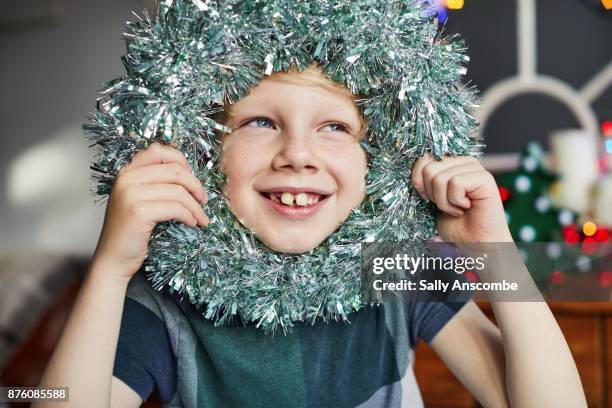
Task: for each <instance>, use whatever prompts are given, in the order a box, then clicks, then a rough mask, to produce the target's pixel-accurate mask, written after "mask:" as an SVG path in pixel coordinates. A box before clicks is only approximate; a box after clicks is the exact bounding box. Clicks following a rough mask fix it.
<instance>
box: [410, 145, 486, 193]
mask: <svg viewBox="0 0 612 408" xmlns="http://www.w3.org/2000/svg"><path fill="white" fill-rule="evenodd" d="M468 163H472V164H476V165H480V164H479V162H478V160H477V159H475V158H473V157H469V156H454V157H448V156H447V157H444V158H443V159H442V160H437V161H430V162H429V163H427V164H425V166H424V167H423V169H422V171H421V173H422V175H423V185H424V188H425V191H426V192H427V195H428V196H429V199H431V200H432V201H434V202H436V203H437V201H436V197H435V196H434V193H433V184H432V181H433V178H434V177H435V176H436V175H437V174H438V173H440V172H442V171H444V170H446V169H447V168H450V167H453V166H459V165H463V164H468Z"/></svg>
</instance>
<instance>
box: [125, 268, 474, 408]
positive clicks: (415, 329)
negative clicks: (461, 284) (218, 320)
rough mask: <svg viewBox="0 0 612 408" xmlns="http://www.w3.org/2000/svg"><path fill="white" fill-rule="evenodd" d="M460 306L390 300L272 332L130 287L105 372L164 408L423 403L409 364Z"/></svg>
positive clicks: (136, 283)
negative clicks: (225, 322)
mask: <svg viewBox="0 0 612 408" xmlns="http://www.w3.org/2000/svg"><path fill="white" fill-rule="evenodd" d="M464 304H465V302H417V301H413V302H396V303H383V304H381V305H372V306H367V307H364V308H363V309H361V310H359V311H357V312H353V313H351V314H350V315H349V316H348V322H346V321H339V322H336V321H332V322H323V321H320V320H317V321H316V322H315V323H314V324H311V323H303V324H298V325H296V326H294V327H293V328H292V331H291V333H289V334H287V335H284V334H283V333H282V332H279V333H276V334H275V335H273V336H272V335H270V334H266V333H264V331H263V330H262V329H259V328H256V327H254V326H253V325H252V324H251V325H247V326H244V325H243V324H236V325H234V326H230V327H214V324H213V322H212V321H210V320H208V319H205V318H204V317H203V316H202V315H201V313H200V312H199V311H198V310H197V309H196V308H195V307H194V306H192V305H191V304H190V303H189V301H188V300H186V299H185V300H181V299H180V298H179V297H178V295H172V294H169V293H168V292H166V291H165V290H162V291H156V290H154V289H153V288H152V287H151V285H150V284H149V283H148V282H147V280H146V277H145V275H144V272H142V271H141V272H138V273H137V274H135V275H134V277H133V278H132V279H131V281H130V284H129V286H128V291H127V295H126V300H125V305H124V309H123V317H122V321H121V331H120V334H119V341H118V345H117V354H116V358H115V365H114V370H113V375H114V376H115V377H117V378H119V379H121V380H122V381H123V382H125V383H126V384H127V385H128V386H130V387H131V388H132V389H133V390H134V391H136V392H137V393H138V394H139V395H140V397H141V398H142V399H143V400H146V399H148V397H149V396H150V394H151V393H152V392H153V390H154V389H157V390H158V392H159V396H160V399H161V401H162V405H163V406H164V407H223V408H230V407H241V408H242V407H266V408H268V407H334V408H341V407H363V408H365V407H422V406H423V402H422V399H421V395H420V392H419V389H418V386H417V384H416V380H415V377H414V372H413V369H412V364H413V356H414V351H413V349H414V347H415V346H416V344H417V342H418V339H419V338H422V339H423V340H425V341H426V342H428V343H429V342H431V340H432V339H433V338H434V336H435V335H436V334H437V333H438V331H439V330H440V329H441V328H442V327H443V326H444V325H445V324H446V323H447V322H448V321H449V320H450V319H451V318H452V317H453V316H454V315H455V313H457V311H458V310H459V309H460V308H461V307H462V306H463V305H464Z"/></svg>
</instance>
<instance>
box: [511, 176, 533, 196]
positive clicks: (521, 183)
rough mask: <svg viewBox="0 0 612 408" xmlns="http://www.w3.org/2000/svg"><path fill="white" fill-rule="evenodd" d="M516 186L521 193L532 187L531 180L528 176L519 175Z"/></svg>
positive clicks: (515, 182)
mask: <svg viewBox="0 0 612 408" xmlns="http://www.w3.org/2000/svg"><path fill="white" fill-rule="evenodd" d="M514 188H516V191H518V192H519V193H526V192H527V191H529V189H530V188H531V180H529V177H527V176H518V177H517V178H516V180H515V181H514Z"/></svg>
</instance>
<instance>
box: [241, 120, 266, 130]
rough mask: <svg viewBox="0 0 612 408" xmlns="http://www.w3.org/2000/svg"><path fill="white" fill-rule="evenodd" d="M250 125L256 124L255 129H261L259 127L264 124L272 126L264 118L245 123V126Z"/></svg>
mask: <svg viewBox="0 0 612 408" xmlns="http://www.w3.org/2000/svg"><path fill="white" fill-rule="evenodd" d="M251 123H256V125H255V127H262V126H259V125H261V124H265V123H269V124H272V121H271V120H269V119H266V118H255V119H252V120H250V121H248V122H247V123H245V125H248V126H251ZM263 127H267V126H263ZM268 129H271V128H268Z"/></svg>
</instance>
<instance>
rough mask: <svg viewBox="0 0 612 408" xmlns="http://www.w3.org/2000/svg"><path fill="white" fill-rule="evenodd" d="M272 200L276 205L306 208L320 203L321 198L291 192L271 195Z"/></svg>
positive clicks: (314, 195) (315, 195) (316, 195)
mask: <svg viewBox="0 0 612 408" xmlns="http://www.w3.org/2000/svg"><path fill="white" fill-rule="evenodd" d="M268 196H269V198H270V200H272V201H274V202H276V203H283V204H285V205H288V206H291V207H293V206H296V205H299V206H301V207H305V206H308V205H313V204H316V203H318V202H319V200H320V199H321V196H320V195H318V194H309V193H298V194H293V193H289V192H284V193H270V194H269V195H268Z"/></svg>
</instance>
